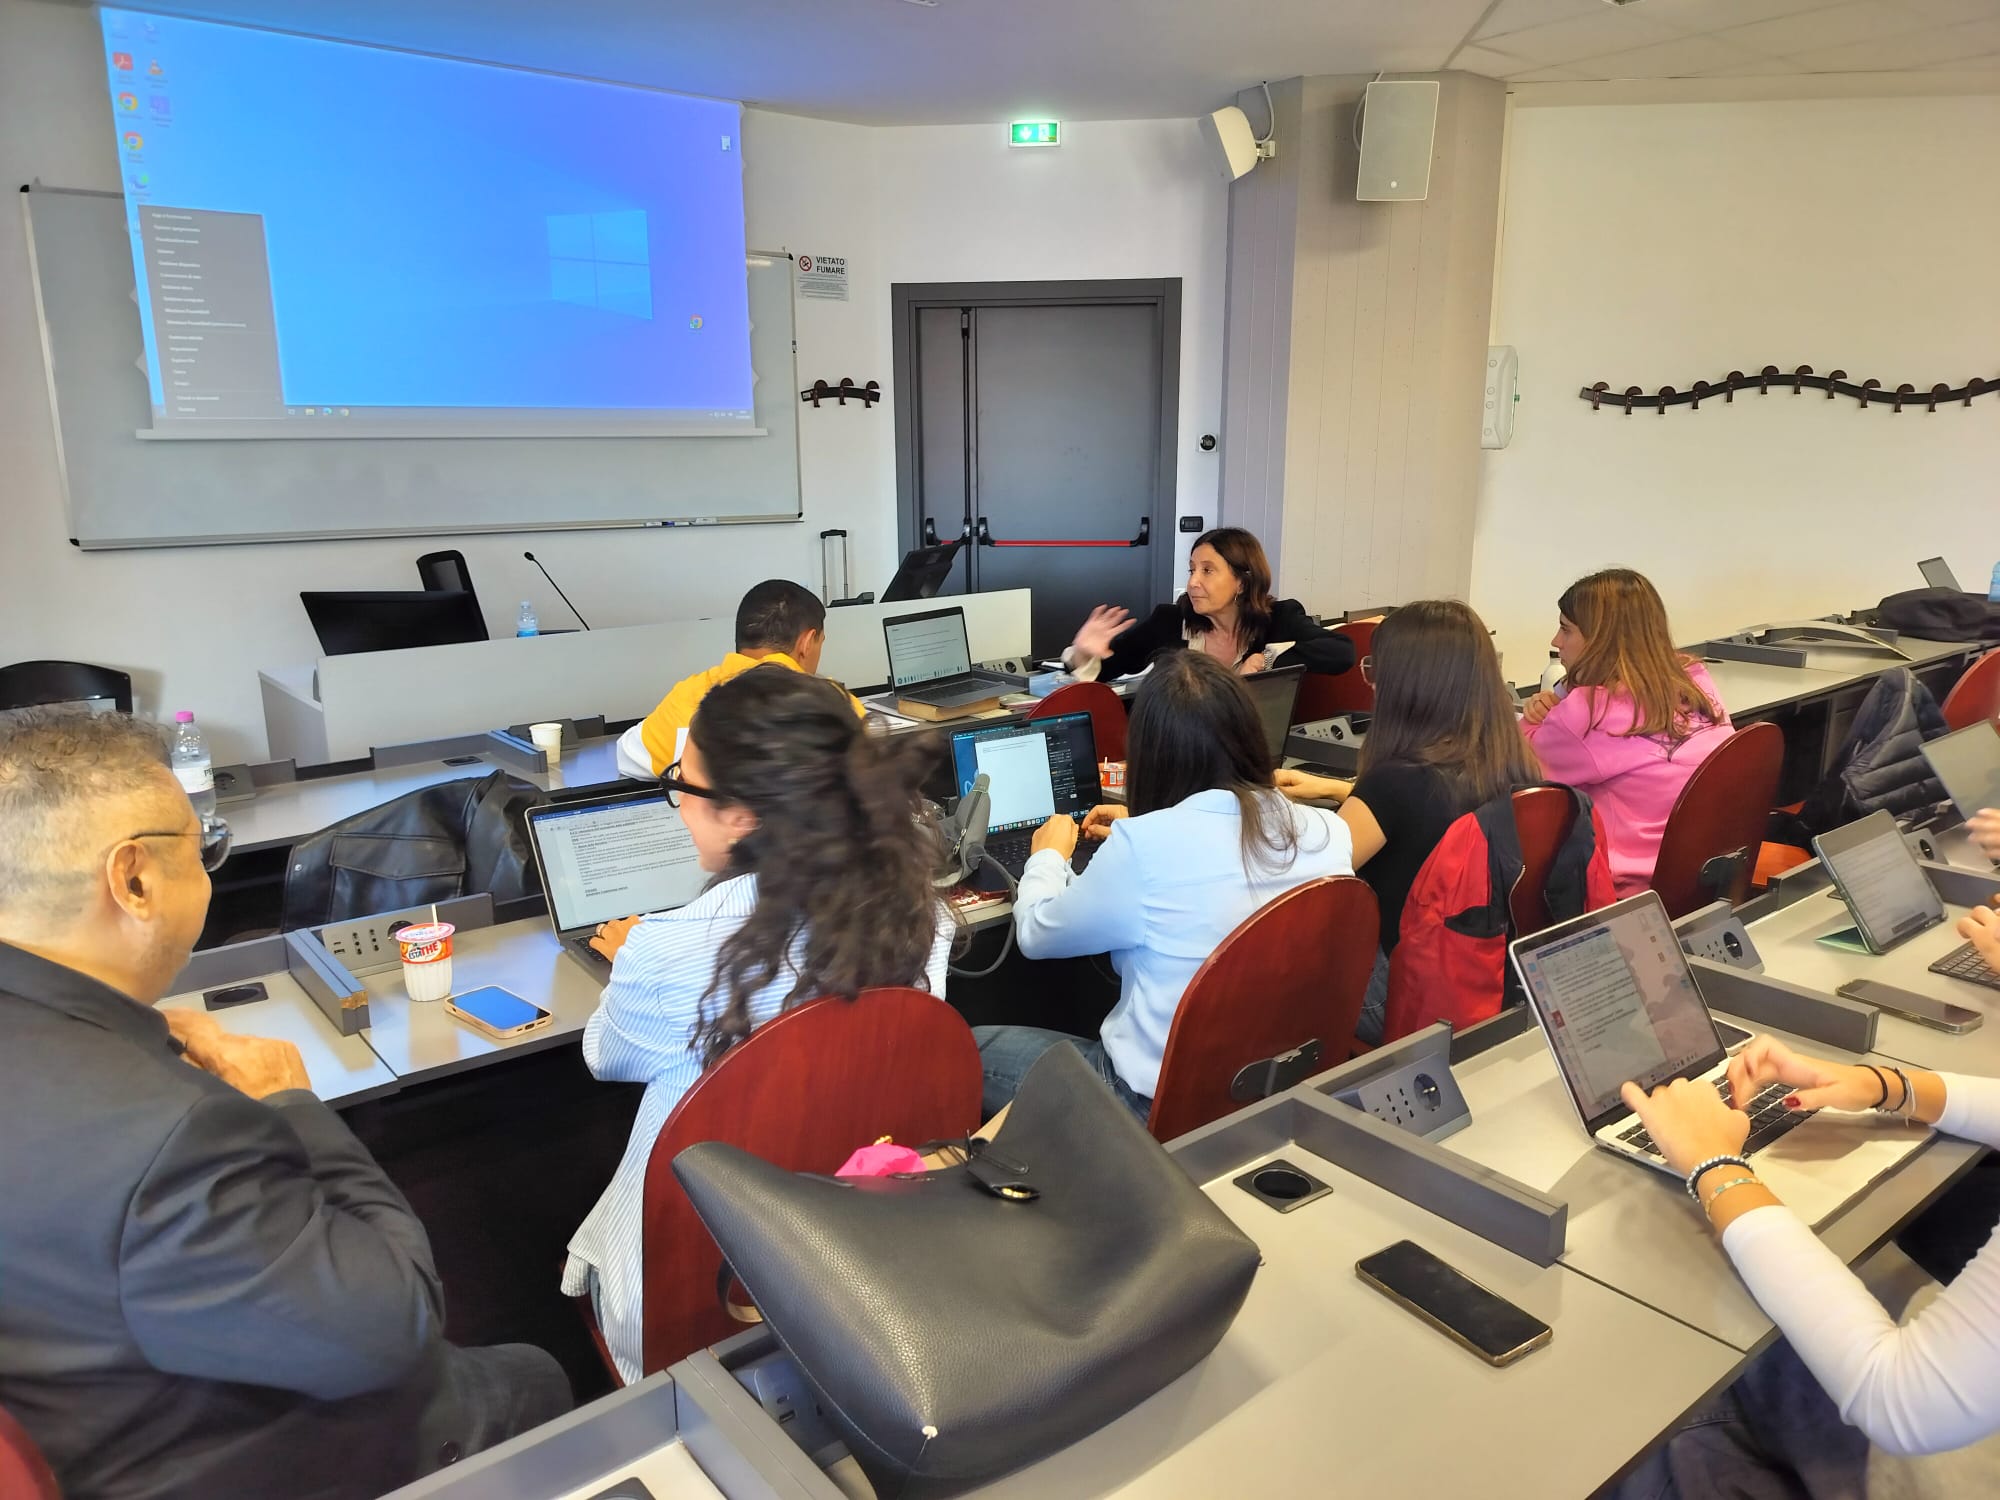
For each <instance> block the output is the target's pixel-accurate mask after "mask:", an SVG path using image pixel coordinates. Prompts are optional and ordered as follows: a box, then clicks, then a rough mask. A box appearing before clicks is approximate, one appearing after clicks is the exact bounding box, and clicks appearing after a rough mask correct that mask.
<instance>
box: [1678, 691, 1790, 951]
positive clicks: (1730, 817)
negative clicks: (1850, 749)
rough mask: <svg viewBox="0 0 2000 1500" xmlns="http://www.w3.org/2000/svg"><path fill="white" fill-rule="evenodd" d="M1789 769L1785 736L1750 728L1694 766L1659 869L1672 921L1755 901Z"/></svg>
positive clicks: (1771, 727) (1772, 728)
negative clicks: (1760, 857)
mask: <svg viewBox="0 0 2000 1500" xmlns="http://www.w3.org/2000/svg"><path fill="white" fill-rule="evenodd" d="M1784 765H1785V736H1784V732H1783V731H1782V730H1780V729H1779V728H1778V726H1777V725H1775V724H1748V725H1745V726H1744V727H1743V728H1741V729H1739V730H1737V731H1736V732H1735V733H1734V734H1732V735H1730V736H1729V738H1728V739H1726V740H1724V741H1723V742H1722V743H1721V744H1720V745H1718V746H1717V747H1716V748H1715V751H1714V753H1713V754H1711V755H1710V756H1709V757H1708V759H1707V760H1705V761H1703V762H1702V763H1701V764H1700V765H1699V766H1697V767H1695V772H1694V775H1692V776H1690V777H1689V778H1688V782H1687V785H1686V786H1684V787H1682V788H1681V794H1680V796H1679V798H1677V799H1676V800H1675V802H1674V810H1673V811H1672V812H1671V813H1669V814H1667V827H1666V832H1665V833H1664V834H1662V835H1661V837H1660V853H1659V856H1658V858H1657V859H1656V860H1655V861H1654V864H1653V879H1652V886H1653V889H1654V890H1656V891H1658V892H1659V893H1660V900H1661V901H1662V902H1663V903H1665V905H1666V908H1667V915H1668V916H1669V917H1675V918H1678V917H1684V916H1686V915H1687V914H1688V913H1689V912H1691V911H1694V910H1696V909H1697V908H1699V907H1703V906H1706V905H1708V903H1709V902H1711V901H1715V900H1726V901H1728V902H1729V903H1730V904H1731V905H1732V906H1733V905H1735V904H1736V903H1738V902H1740V901H1742V900H1743V899H1744V898H1745V897H1747V896H1748V895H1749V894H1750V878H1751V876H1752V875H1753V874H1754V873H1755V872H1756V869H1757V853H1758V850H1759V849H1761V848H1762V847H1763V843H1764V825H1765V823H1766V821H1767V820H1768V819H1769V818H1770V815H1771V805H1772V803H1773V802H1774V801H1775V800H1776V799H1777V795H1778V777H1779V775H1780V773H1781V772H1782V771H1783V770H1784ZM1718 861H1720V863H1717V862H1718Z"/></svg>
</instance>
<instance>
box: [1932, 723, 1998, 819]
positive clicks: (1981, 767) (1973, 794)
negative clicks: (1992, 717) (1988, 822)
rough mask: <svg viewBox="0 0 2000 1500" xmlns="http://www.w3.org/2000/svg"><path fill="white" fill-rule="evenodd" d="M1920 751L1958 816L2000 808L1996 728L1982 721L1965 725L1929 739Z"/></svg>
mask: <svg viewBox="0 0 2000 1500" xmlns="http://www.w3.org/2000/svg"><path fill="white" fill-rule="evenodd" d="M1923 752H1924V759H1925V760H1927V761H1929V762H1930V766H1931V771H1932V772H1933V773H1934V774H1935V775H1936V776H1937V779H1938V780H1939V781H1940V782H1942V783H1944V790H1945V795H1946V796H1948V797H1950V798H1951V805H1952V806H1953V807H1955V808H1957V809H1958V814H1959V816H1960V817H1962V818H1969V817H1971V816H1972V815H1973V814H1974V813H1976V812H1978V811H1979V810H1980V809H1981V808H1982V807H2000V727H1996V726H1995V725H1993V724H1991V723H1988V722H1985V721H1983V720H1982V721H1981V722H1980V723H1977V724H1969V725H1967V726H1966V727H1965V728H1963V729H1960V730H1958V731H1956V732H1955V733H1952V734H1947V735H1944V736H1942V737H1941V738H1939V739H1935V740H1932V741H1931V742H1930V743H1929V744H1928V745H1925V746H1923Z"/></svg>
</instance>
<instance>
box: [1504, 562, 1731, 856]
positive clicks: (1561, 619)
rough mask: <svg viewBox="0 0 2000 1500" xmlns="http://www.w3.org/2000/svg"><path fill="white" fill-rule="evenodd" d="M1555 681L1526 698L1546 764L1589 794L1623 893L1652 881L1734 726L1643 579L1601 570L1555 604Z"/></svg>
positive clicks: (1532, 738)
mask: <svg viewBox="0 0 2000 1500" xmlns="http://www.w3.org/2000/svg"><path fill="white" fill-rule="evenodd" d="M1556 615H1557V629H1556V633H1555V639H1553V640H1552V641H1550V642H1549V644H1550V645H1552V646H1554V647H1555V649H1556V653H1557V655H1559V656H1560V657H1561V658H1562V664H1563V671H1564V673H1565V676H1564V678H1563V681H1562V683H1561V685H1560V686H1559V687H1556V688H1554V689H1552V690H1550V691H1546V692H1540V693H1537V694H1535V696H1534V697H1532V698H1530V699H1529V700H1528V701H1527V702H1526V703H1525V704H1524V705H1522V714H1521V732H1522V733H1523V734H1525V735H1527V737H1528V743H1529V744H1531V745H1533V746H1534V747H1535V754H1536V756H1537V757H1538V758H1539V759H1540V760H1541V762H1542V769H1543V770H1544V771H1545V772H1546V773H1547V774H1548V777H1549V779H1550V780H1551V781H1560V782H1562V783H1564V784H1565V785H1568V786H1573V787H1575V788H1576V789H1577V790H1578V791H1581V792H1585V793H1588V794H1589V796H1590V800H1591V801H1592V802H1594V803H1595V804H1596V805H1597V810H1598V813H1599V814H1600V815H1601V816H1602V817H1603V819H1604V832H1605V835H1606V837H1608V838H1609V839H1610V841H1611V848H1610V850H1609V856H1610V861H1611V879H1612V883H1613V884H1614V885H1615V886H1616V888H1617V891H1618V894H1619V895H1621V896H1629V895H1631V894H1632V893H1633V892H1634V891H1639V890H1644V889H1645V888H1646V886H1647V885H1648V884H1650V883H1651V881H1652V879H1653V865H1654V863H1655V861H1656V860H1658V858H1659V854H1660V836H1661V835H1662V834H1664V833H1665V832H1666V830H1667V815H1668V814H1669V813H1671V812H1672V811H1673V810H1674V803H1675V802H1676V801H1677V800H1679V798H1680V794H1681V788H1683V787H1685V786H1686V785H1687V784H1688V778H1689V777H1690V776H1692V775H1694V773H1695V768H1696V767H1697V766H1699V765H1700V764H1701V763H1702V762H1703V761H1705V760H1707V759H1708V757H1709V756H1711V755H1713V754H1714V753H1715V750H1716V748H1717V747H1718V746H1719V745H1721V743H1722V742H1723V741H1724V740H1726V739H1728V738H1729V736H1730V735H1732V734H1734V733H1735V732H1736V731H1735V729H1734V727H1733V726H1732V725H1731V724H1730V722H1729V714H1728V711H1727V710H1725V709H1724V708H1723V706H1722V695H1721V694H1719V693H1718V692H1716V690H1715V684H1714V682H1712V681H1711V680H1710V679H1709V675H1708V670H1707V668H1705V667H1703V666H1702V664H1701V663H1700V662H1698V661H1696V660H1694V658H1692V657H1688V656H1682V655H1681V654H1680V653H1679V652H1678V651H1676V650H1675V649H1674V642H1673V636H1672V634H1671V633H1670V632H1669V631H1668V628H1667V608H1666V606H1665V605H1664V604H1662V603H1661V602H1660V596H1659V594H1658V593H1657V592H1656V591H1655V590H1654V588H1653V585H1652V584H1651V583H1650V582H1648V581H1647V579H1646V578H1645V576H1644V575H1643V574H1639V573H1635V572H1633V571H1632V570H1631V569H1630V568H1606V569H1605V570H1604V571H1603V572H1600V573H1592V574H1591V575H1590V576H1589V577H1588V578H1579V579H1578V580H1577V581H1576V582H1575V583H1573V584H1571V585H1570V586H1569V588H1568V589H1567V590H1566V591H1565V592H1564V593H1563V596H1562V598H1561V599H1559V600H1557V601H1556Z"/></svg>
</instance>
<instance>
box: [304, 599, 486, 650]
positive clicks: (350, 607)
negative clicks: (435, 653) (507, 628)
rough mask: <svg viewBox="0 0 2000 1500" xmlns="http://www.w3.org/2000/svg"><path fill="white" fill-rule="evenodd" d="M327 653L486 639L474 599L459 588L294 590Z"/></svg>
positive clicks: (441, 644)
mask: <svg viewBox="0 0 2000 1500" xmlns="http://www.w3.org/2000/svg"><path fill="white" fill-rule="evenodd" d="M299 602H300V603H301V604H303V605H305V607H306V618H307V619H309V620H311V621H312V628H313V634H314V635H316V636H318V637H319V646H320V650H322V651H324V652H325V653H326V654H327V655H328V656H348V655H352V654H353V653H355V652H359V651H401V650H405V649H407V648H409V647H412V646H456V645H461V644H463V643H464V642H467V641H483V640H485V639H486V617H485V616H484V615H482V614H481V613H480V612H479V601H478V600H477V599H476V598H474V597H473V596H472V595H471V594H469V593H465V592H464V591H462V590H459V589H440V590H436V591H432V590H428V589H404V590H391V591H388V592H376V591H363V592H359V593H356V592H344V593H325V592H315V591H306V592H302V593H301V594H300V595H299Z"/></svg>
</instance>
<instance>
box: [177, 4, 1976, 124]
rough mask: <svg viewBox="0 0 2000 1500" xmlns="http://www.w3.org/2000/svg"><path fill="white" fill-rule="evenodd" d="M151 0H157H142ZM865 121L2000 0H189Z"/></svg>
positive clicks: (1545, 73)
mask: <svg viewBox="0 0 2000 1500" xmlns="http://www.w3.org/2000/svg"><path fill="white" fill-rule="evenodd" d="M140 6H142V7H143V6H144V0H140ZM146 8H154V9H158V10H162V11H171V12H173V13H176V14H183V15H194V16H207V17H211V18H213V19H216V20H234V21H245V22H250V23H252V24H257V25H264V26H273V27H278V28H281V29H284V30H288V31H298V32H305V33H308V34H312V35H318V36H329V37H339V38H344V39H348V40H353V41H365V42H374V43H378V44H382V45H387V46H397V47H409V48H414V49H417V50H420V51H426V52H437V53H443V54H446V55H450V56H457V57H470V58H477V59H480V60H483V61H489V62H503V63H513V64H516V65H519V66H526V67H535V68H544V69H548V70H551V71H555V72H562V73H575V74H581V75H586V76H590V77H597V78H611V79H618V80H621V81H624V82H630V83H643V84H650V85H653V86H655V87H659V88H671V89H679V90H683V91H685V92H688V93H697V94H708V95H712V96H715V97H718V98H727V99H741V100H744V101H745V102H747V103H751V104H757V105H762V106H764V107H766V108H771V109H778V110H785V111H789V112H791V113H795V114H805V115H818V116H822V117H825V118H828V119H836V120H851V121H855V122H859V123H864V124H879V125H890V124H895V125H916V124H947V123H970V122H985V121H994V120H1007V119H1019V118H1037V117H1044V116H1053V117H1056V118H1059V119H1064V120H1112V119H1153V118H1170V117H1175V116H1193V115H1196V114H1199V113H1202V112H1204V111H1206V110H1210V109H1214V108H1216V107H1217V106H1218V105H1220V104H1222V103H1223V102H1225V101H1226V100H1228V99H1229V97H1230V96H1231V95H1232V94H1234V93H1235V92H1236V91H1237V90H1239V89H1242V88H1244V87H1247V86H1249V85H1252V84H1255V83H1256V82H1257V81H1258V80H1260V79H1265V78H1271V79H1276V78H1291V77H1296V76H1298V75H1300V74H1305V75H1308V76H1311V75H1319V74H1338V73H1374V72H1390V73H1412V72H1434V71H1437V70H1439V69H1441V68H1447V67H1450V68H1462V69H1465V70H1466V71H1468V72H1473V73H1483V74H1486V75H1487V76H1489V77H1494V78H1506V79H1510V80H1517V81H1521V82H1543V81H1547V82H1571V81H1577V80H1597V79H1616V78H1647V79H1653V78H1680V77H1695V78H1734V77H1765V76H1779V75H1785V76H1790V75H1798V74H1804V73H1816V72H1874V71H1885V70H1887V71H1905V70H1917V69H1933V68H1964V69H1977V70H1990V69H2000V0H1637V3H1634V4H1631V5H1628V6H1624V7H1622V8H1620V7H1617V6H1614V5H1612V4H1610V3H1609V0H1255V3H1252V4H1243V3H1241V0H1006V3H1001V0H934V3H932V0H704V3H694V0H564V3H560V4H558V3H555V0H185V3H160V4H157V5H154V6H151V7H146Z"/></svg>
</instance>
